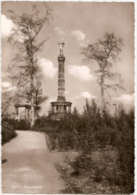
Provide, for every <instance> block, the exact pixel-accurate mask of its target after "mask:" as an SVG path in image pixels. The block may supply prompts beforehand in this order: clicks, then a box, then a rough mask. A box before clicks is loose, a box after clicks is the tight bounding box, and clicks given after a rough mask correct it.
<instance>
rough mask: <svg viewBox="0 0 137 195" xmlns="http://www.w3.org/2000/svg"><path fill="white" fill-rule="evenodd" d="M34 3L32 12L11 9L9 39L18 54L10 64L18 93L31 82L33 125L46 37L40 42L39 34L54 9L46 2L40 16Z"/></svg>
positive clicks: (47, 22)
mask: <svg viewBox="0 0 137 195" xmlns="http://www.w3.org/2000/svg"><path fill="white" fill-rule="evenodd" d="M31 5H32V11H31V13H29V14H27V13H23V14H22V15H17V14H15V13H14V11H12V10H9V12H10V13H11V19H12V21H13V23H14V27H13V28H12V31H11V35H10V37H9V39H8V41H9V42H10V43H11V44H13V45H14V46H16V48H17V54H16V56H15V58H14V59H13V61H12V62H13V63H12V64H11V65H10V66H9V70H11V72H13V69H14V68H16V70H15V73H16V75H13V76H12V80H13V82H14V83H13V84H14V85H16V86H17V87H18V95H20V93H21V90H22V89H23V88H24V86H26V85H27V84H28V83H30V89H31V90H30V92H31V127H32V126H33V125H34V118H35V117H34V115H35V113H34V112H35V111H34V106H35V105H34V103H35V101H34V99H35V79H34V78H35V75H36V74H37V73H38V72H39V66H38V59H37V53H38V52H40V51H41V49H42V47H43V45H44V43H45V42H46V41H47V40H48V38H47V39H45V40H43V41H41V42H39V43H38V39H37V37H38V35H39V34H40V31H41V29H42V27H43V26H44V25H45V24H49V21H50V19H51V16H52V13H51V12H52V10H51V9H50V8H49V7H47V5H46V4H45V3H43V5H44V6H45V15H44V16H40V12H39V10H38V9H37V7H36V5H35V4H31Z"/></svg>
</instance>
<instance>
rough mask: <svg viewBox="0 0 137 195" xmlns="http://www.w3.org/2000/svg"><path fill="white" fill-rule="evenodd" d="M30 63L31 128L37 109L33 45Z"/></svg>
mask: <svg viewBox="0 0 137 195" xmlns="http://www.w3.org/2000/svg"><path fill="white" fill-rule="evenodd" d="M30 62H31V124H30V126H31V128H32V127H33V126H34V122H35V108H34V98H35V97H34V73H33V68H34V63H33V54H32V43H31V44H30Z"/></svg>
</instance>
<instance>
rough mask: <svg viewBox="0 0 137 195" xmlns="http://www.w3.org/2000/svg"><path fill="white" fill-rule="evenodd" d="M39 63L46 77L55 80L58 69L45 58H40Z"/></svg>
mask: <svg viewBox="0 0 137 195" xmlns="http://www.w3.org/2000/svg"><path fill="white" fill-rule="evenodd" d="M38 61H39V65H40V67H41V68H42V70H43V73H44V75H46V76H49V77H51V78H53V77H54V76H55V74H56V72H57V68H55V67H54V65H53V62H52V61H50V60H48V59H45V58H39V60H38Z"/></svg>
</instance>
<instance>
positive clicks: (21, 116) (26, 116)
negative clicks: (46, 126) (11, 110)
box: [14, 101, 40, 121]
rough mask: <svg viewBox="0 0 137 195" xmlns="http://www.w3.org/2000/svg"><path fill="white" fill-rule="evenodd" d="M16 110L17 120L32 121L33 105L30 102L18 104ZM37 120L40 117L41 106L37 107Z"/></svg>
mask: <svg viewBox="0 0 137 195" xmlns="http://www.w3.org/2000/svg"><path fill="white" fill-rule="evenodd" d="M14 106H15V108H16V120H18V121H20V120H26V121H30V120H31V104H30V103H29V102H28V101H24V102H23V101H22V102H21V103H16V104H15V105H14ZM34 108H35V118H37V117H38V110H39V108H40V107H39V106H36V105H35V107H34Z"/></svg>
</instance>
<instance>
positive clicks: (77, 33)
mask: <svg viewBox="0 0 137 195" xmlns="http://www.w3.org/2000/svg"><path fill="white" fill-rule="evenodd" d="M71 36H73V37H75V38H76V39H77V41H79V42H80V41H83V40H84V39H85V34H84V33H83V32H82V31H80V30H72V31H71Z"/></svg>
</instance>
